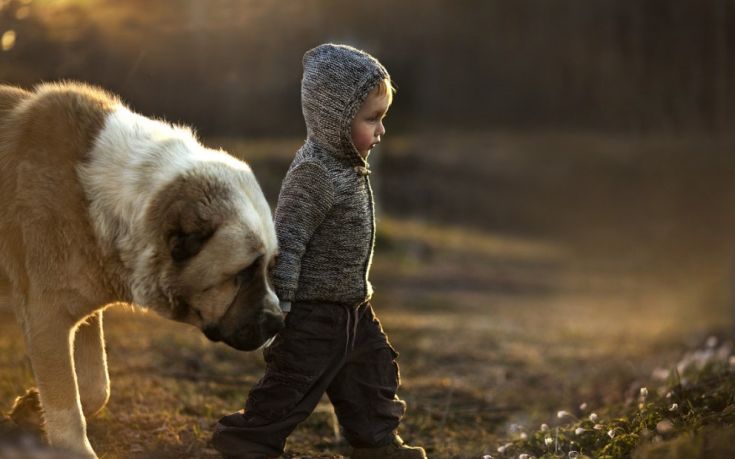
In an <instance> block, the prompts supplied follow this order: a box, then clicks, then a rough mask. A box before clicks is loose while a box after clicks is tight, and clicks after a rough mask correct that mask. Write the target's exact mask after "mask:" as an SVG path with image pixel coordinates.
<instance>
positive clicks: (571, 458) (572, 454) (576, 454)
mask: <svg viewBox="0 0 735 459" xmlns="http://www.w3.org/2000/svg"><path fill="white" fill-rule="evenodd" d="M568 457H569V459H574V458H575V457H579V451H569V454H568Z"/></svg>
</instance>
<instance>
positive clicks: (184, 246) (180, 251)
mask: <svg viewBox="0 0 735 459" xmlns="http://www.w3.org/2000/svg"><path fill="white" fill-rule="evenodd" d="M212 234H214V230H207V231H203V232H194V233H183V232H180V231H175V232H174V233H172V234H171V236H170V237H169V245H168V246H169V248H170V250H171V258H172V259H173V260H174V262H176V263H181V262H183V261H186V260H188V259H189V258H191V257H193V256H194V255H196V254H198V253H199V252H200V251H201V250H202V247H203V246H204V244H205V243H206V242H207V240H208V239H209V238H210V237H212Z"/></svg>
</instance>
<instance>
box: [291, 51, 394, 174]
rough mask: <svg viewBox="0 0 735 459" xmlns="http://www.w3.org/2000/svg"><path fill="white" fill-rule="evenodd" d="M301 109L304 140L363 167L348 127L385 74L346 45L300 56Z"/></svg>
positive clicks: (379, 66)
mask: <svg viewBox="0 0 735 459" xmlns="http://www.w3.org/2000/svg"><path fill="white" fill-rule="evenodd" d="M303 64H304V76H303V78H302V79H301V107H302V111H303V113H304V120H305V121H306V132H307V137H308V139H310V140H312V141H315V142H316V143H318V144H319V145H322V146H324V147H326V148H327V149H328V150H329V151H331V152H332V153H333V154H336V155H338V156H345V157H346V158H347V159H348V160H350V161H351V162H353V163H355V164H357V165H364V164H365V160H364V159H363V158H362V157H361V156H360V154H359V153H358V151H357V149H355V146H354V145H353V143H352V136H351V133H350V125H351V123H352V119H353V118H354V117H355V114H356V113H357V112H358V110H359V109H360V106H361V105H362V103H363V102H364V101H365V98H367V96H368V94H369V93H370V91H372V89H373V88H375V86H376V85H377V84H378V83H379V82H380V81H381V80H383V79H384V78H388V77H389V75H388V71H387V70H386V69H385V67H383V66H382V65H381V64H380V62H378V60H377V59H375V58H374V57H372V56H371V55H369V54H368V53H366V52H364V51H360V50H359V49H356V48H353V47H351V46H347V45H335V44H331V43H328V44H324V45H319V46H317V47H316V48H313V49H310V50H309V51H307V52H306V53H305V54H304V58H303Z"/></svg>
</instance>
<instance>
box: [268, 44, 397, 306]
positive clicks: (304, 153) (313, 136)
mask: <svg viewBox="0 0 735 459" xmlns="http://www.w3.org/2000/svg"><path fill="white" fill-rule="evenodd" d="M303 65H304V75H303V78H302V80H301V106H302V111H303V114H304V120H305V121H306V132H307V139H306V142H305V143H304V145H303V146H302V147H301V148H300V149H299V150H298V152H297V153H296V157H295V158H294V160H293V162H292V163H291V166H290V168H289V169H288V172H287V174H286V178H285V179H284V180H283V184H282V185H281V192H280V195H279V197H278V206H277V208H276V215H275V221H276V233H277V234H278V244H279V256H278V260H277V262H276V266H275V268H274V271H273V284H274V287H275V291H276V294H277V295H278V297H279V299H280V300H281V304H282V307H283V309H284V311H287V310H288V309H289V308H290V303H291V302H292V301H314V302H335V303H345V304H360V303H363V302H365V301H367V300H369V299H370V297H371V295H372V286H371V285H370V281H369V280H368V273H369V271H370V263H371V261H372V255H373V245H374V243H375V215H374V208H373V196H372V190H371V188H370V180H369V177H368V175H369V174H370V171H369V169H368V164H367V162H366V161H365V160H364V159H363V158H362V157H361V156H360V154H359V153H358V151H357V149H356V148H355V146H354V145H353V143H352V136H351V132H350V126H351V123H352V119H353V118H354V117H355V114H356V113H357V111H358V110H359V109H360V106H361V105H362V103H363V102H364V101H365V99H366V97H367V95H368V94H369V93H370V91H371V90H372V89H373V88H375V87H376V86H377V84H378V83H379V82H380V81H381V80H382V79H384V78H388V72H387V71H386V70H385V68H384V67H383V66H382V65H381V64H380V63H379V62H378V61H377V60H376V59H375V58H373V57H372V56H370V55H369V54H367V53H365V52H363V51H360V50H357V49H355V48H352V47H349V46H344V45H334V44H325V45H321V46H317V47H316V48H314V49H311V50H309V51H307V52H306V54H304V58H303Z"/></svg>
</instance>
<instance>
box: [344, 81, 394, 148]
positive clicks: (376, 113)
mask: <svg viewBox="0 0 735 459" xmlns="http://www.w3.org/2000/svg"><path fill="white" fill-rule="evenodd" d="M378 91H379V87H376V88H375V89H373V90H372V91H371V92H370V94H368V96H367V98H366V99H365V102H363V103H362V106H361V107H360V110H359V111H358V112H357V114H356V115H355V118H354V119H353V120H352V143H353V144H354V145H355V148H357V151H358V152H359V153H360V156H362V157H363V158H367V157H368V155H369V154H370V150H372V149H373V147H374V146H375V145H377V144H379V143H380V136H381V135H384V134H385V127H384V126H383V118H385V115H386V113H388V107H389V106H390V97H389V95H388V93H387V92H386V93H385V94H383V95H380V93H379V92H378Z"/></svg>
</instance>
